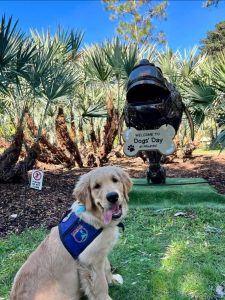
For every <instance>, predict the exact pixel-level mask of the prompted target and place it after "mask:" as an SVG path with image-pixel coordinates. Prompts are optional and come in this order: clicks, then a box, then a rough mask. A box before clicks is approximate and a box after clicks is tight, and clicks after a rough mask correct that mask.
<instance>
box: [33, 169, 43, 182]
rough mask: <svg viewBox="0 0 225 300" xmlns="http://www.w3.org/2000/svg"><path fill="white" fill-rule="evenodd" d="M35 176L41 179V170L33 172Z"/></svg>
mask: <svg viewBox="0 0 225 300" xmlns="http://www.w3.org/2000/svg"><path fill="white" fill-rule="evenodd" d="M33 178H34V179H35V180H37V181H38V180H40V179H41V172H39V171H35V172H34V174H33Z"/></svg>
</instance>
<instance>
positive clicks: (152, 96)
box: [124, 59, 185, 183]
mask: <svg viewBox="0 0 225 300" xmlns="http://www.w3.org/2000/svg"><path fill="white" fill-rule="evenodd" d="M184 109H185V107H184V105H183V103H182V100H181V96H180V94H179V93H178V92H177V90H176V88H175V86H174V85H172V84H171V83H169V82H168V81H167V80H166V79H165V78H164V77H163V74H162V71H161V70H160V68H158V67H156V66H155V65H154V64H152V63H150V62H149V61H148V60H147V59H143V60H141V61H140V63H139V64H138V65H137V66H135V67H134V68H133V70H132V72H131V73H130V75H129V78H128V84H127V94H126V105H125V109H124V114H125V122H126V125H127V126H128V127H134V128H135V129H137V130H145V129H158V128H159V127H160V126H162V125H164V124H166V125H168V124H169V125H171V126H173V127H174V129H175V131H176V132H177V130H178V128H179V125H180V123H181V118H182V114H183V111H184ZM144 152H145V154H146V157H147V159H148V161H149V170H148V171H147V180H148V182H149V181H150V180H151V181H152V183H165V179H166V172H165V169H164V168H163V167H162V166H161V165H160V159H161V157H162V154H161V153H160V152H159V151H158V150H151V151H144Z"/></svg>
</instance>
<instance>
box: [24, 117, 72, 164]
mask: <svg viewBox="0 0 225 300" xmlns="http://www.w3.org/2000/svg"><path fill="white" fill-rule="evenodd" d="M25 116H26V121H27V126H28V128H29V130H30V131H31V133H32V134H33V135H34V137H35V138H37V136H38V128H37V126H36V125H35V123H34V120H33V118H32V117H31V115H30V114H29V112H26V115H25ZM39 144H40V156H39V158H38V159H39V160H40V161H42V162H45V163H51V162H52V163H56V164H57V163H66V165H67V166H68V167H70V166H71V160H70V158H69V157H68V156H66V154H65V153H64V152H63V151H62V150H61V149H59V148H58V147H56V146H55V145H52V144H51V143H50V142H49V140H48V138H47V135H46V133H43V132H42V135H41V137H40V139H39Z"/></svg>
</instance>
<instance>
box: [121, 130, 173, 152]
mask: <svg viewBox="0 0 225 300" xmlns="http://www.w3.org/2000/svg"><path fill="white" fill-rule="evenodd" d="M175 134H176V131H175V129H174V128H173V126H171V125H162V126H161V127H160V128H159V129H152V130H136V129H135V128H133V127H131V128H127V129H126V130H125V131H124V133H123V139H124V141H125V143H124V145H123V151H124V154H125V155H127V156H135V155H136V154H137V153H138V151H151V150H159V151H160V152H161V153H162V154H164V155H170V154H172V153H173V152H174V151H175V150H176V146H175V143H174V142H173V138H174V136H175Z"/></svg>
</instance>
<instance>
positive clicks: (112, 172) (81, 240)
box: [10, 166, 132, 300]
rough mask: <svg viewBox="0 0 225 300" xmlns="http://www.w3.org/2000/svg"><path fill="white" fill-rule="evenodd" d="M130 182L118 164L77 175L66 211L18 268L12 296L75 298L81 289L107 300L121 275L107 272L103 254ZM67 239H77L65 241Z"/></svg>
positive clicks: (14, 299) (23, 299) (19, 299)
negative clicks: (70, 201) (73, 198)
mask: <svg viewBox="0 0 225 300" xmlns="http://www.w3.org/2000/svg"><path fill="white" fill-rule="evenodd" d="M131 187H132V183H131V181H130V178H129V176H128V174H127V173H126V172H124V171H123V170H122V169H121V168H119V167H114V166H108V167H102V168H97V169H95V170H92V171H91V172H89V173H87V174H85V175H83V176H81V177H80V179H79V181H78V183H77V184H76V186H75V188H74V192H73V195H74V197H75V199H76V201H75V202H74V204H73V205H72V208H71V212H70V214H68V215H67V216H66V217H65V218H64V219H63V220H62V222H61V223H60V225H59V226H58V227H54V228H53V229H52V230H51V233H50V235H49V236H48V237H47V238H46V239H45V240H44V241H43V242H42V243H41V245H40V246H39V247H38V248H37V249H36V250H35V251H34V252H33V253H32V254H31V255H30V257H29V258H28V259H27V261H26V262H25V263H24V265H23V266H22V267H21V269H20V270H19V271H18V273H17V275H16V277H15V279H14V284H13V287H12V291H11V295H10V300H78V299H80V297H81V296H83V295H86V296H87V297H88V299H90V300H110V299H111V298H110V296H109V294H108V284H110V283H120V284H122V282H123V279H122V277H121V276H120V275H119V274H112V273H111V267H110V264H109V261H108V259H107V255H108V254H109V252H110V250H111V249H112V247H113V245H114V244H115V242H116V240H117V238H118V236H119V227H118V225H119V223H120V221H121V219H122V218H123V217H124V216H125V215H126V213H127V210H128V205H127V202H128V192H129V190H130V189H131ZM73 218H74V220H75V222H74V221H73ZM76 222H77V223H76ZM74 223H76V225H75V227H74ZM71 224H73V226H72V225H71ZM64 227H66V228H64ZM89 228H91V230H92V231H93V232H94V234H95V236H94V238H93V239H92V240H91V241H89V244H88V245H87V246H86V248H84V249H83V248H82V249H80V248H79V247H80V245H81V246H82V247H83V245H84V244H85V243H86V242H87V241H88V238H89V236H91V234H92V231H89ZM90 232H91V233H90ZM66 239H67V240H68V241H70V242H71V243H75V244H66V243H67V241H66ZM77 247H78V248H77ZM71 249H72V250H71ZM74 249H75V253H71V252H69V251H72V252H73V251H74ZM77 249H78V250H77Z"/></svg>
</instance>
